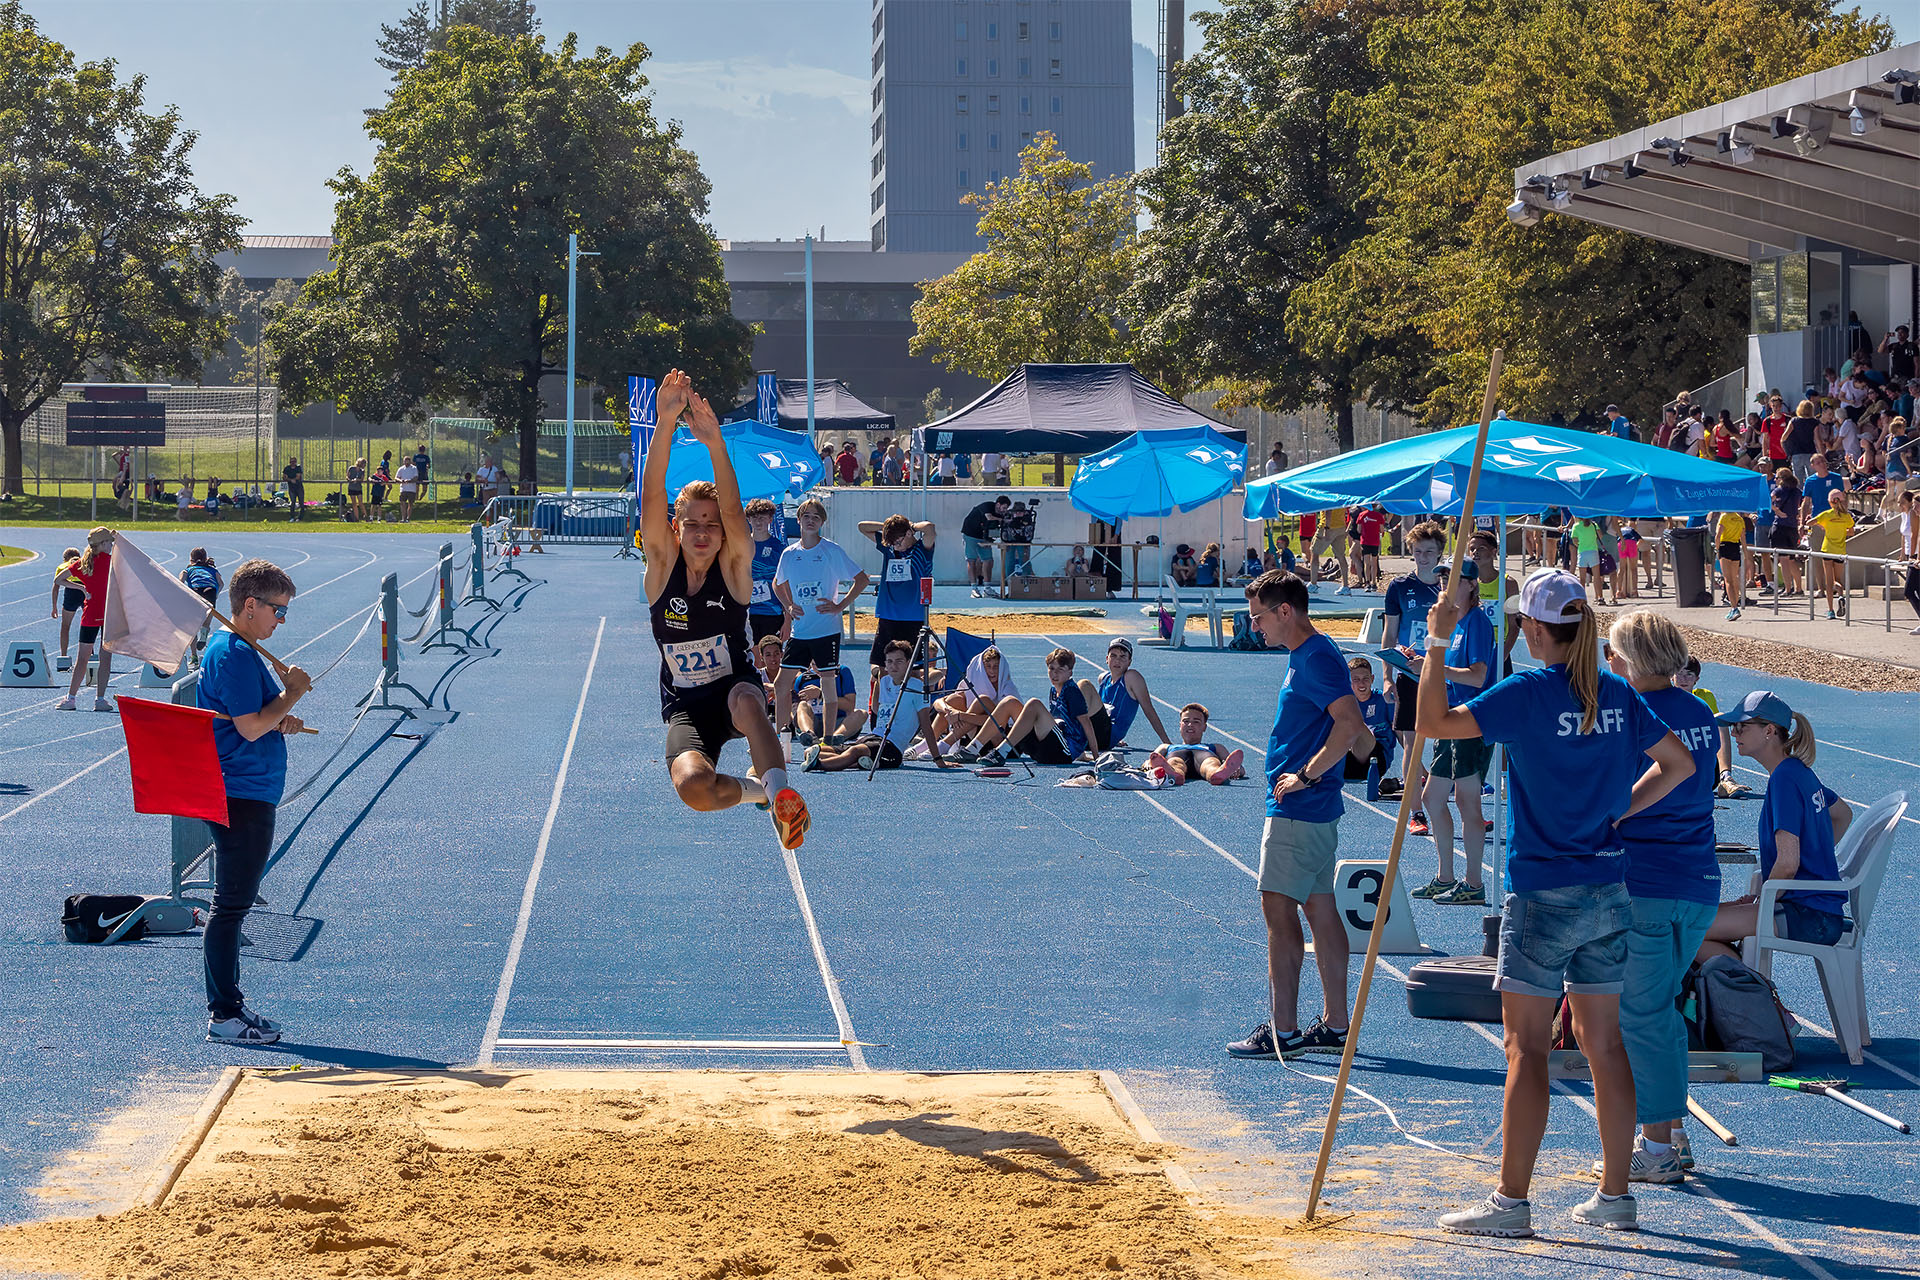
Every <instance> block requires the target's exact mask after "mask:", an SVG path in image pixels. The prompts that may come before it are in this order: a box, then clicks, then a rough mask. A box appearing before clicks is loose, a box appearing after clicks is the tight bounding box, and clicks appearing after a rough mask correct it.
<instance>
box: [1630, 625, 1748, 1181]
mask: <svg viewBox="0 0 1920 1280" xmlns="http://www.w3.org/2000/svg"><path fill="white" fill-rule="evenodd" d="M1605 656H1606V659H1607V665H1608V666H1610V667H1612V668H1613V670H1614V673H1615V674H1616V675H1619V676H1620V677H1621V678H1623V679H1625V680H1626V681H1627V682H1628V683H1630V684H1632V685H1633V687H1634V688H1635V689H1637V690H1638V691H1639V693H1640V696H1641V697H1643V698H1645V699H1646V700H1647V706H1649V707H1651V708H1652V709H1653V714H1655V715H1656V716H1659V717H1660V720H1661V723H1663V724H1665V725H1666V726H1667V728H1669V729H1671V730H1673V732H1674V734H1675V735H1676V736H1677V737H1678V738H1679V739H1680V741H1681V742H1682V743H1684V744H1685V745H1686V748H1687V753H1688V754H1689V755H1691V756H1692V757H1693V773H1692V775H1691V776H1690V777H1688V778H1687V780H1686V781H1685V782H1682V783H1681V784H1680V785H1679V786H1677V787H1675V788H1674V789H1673V790H1672V791H1670V792H1669V793H1667V796H1666V798H1665V799H1663V800H1661V801H1660V802H1659V803H1658V804H1654V805H1649V806H1648V807H1647V808H1645V809H1643V810H1642V811H1641V812H1639V813H1636V814H1635V815H1634V816H1633V817H1631V818H1625V819H1622V820H1621V822H1620V823H1619V831H1620V838H1621V840H1622V841H1623V842H1624V844H1625V846H1626V860H1627V892H1628V893H1629V894H1630V895H1632V897H1633V928H1632V931H1631V932H1629V933H1628V934H1627V966H1626V972H1625V974H1624V975H1623V979H1624V982H1625V986H1624V987H1623V988H1622V989H1621V992H1620V1039H1621V1041H1622V1042H1623V1043H1624V1044H1625V1045H1626V1046H1627V1061H1628V1062H1629V1063H1631V1064H1632V1066H1633V1103H1634V1113H1635V1115H1636V1117H1637V1118H1638V1119H1639V1121H1640V1136H1639V1137H1637V1138H1636V1139H1634V1144H1633V1160H1632V1163H1631V1165H1630V1166H1629V1168H1628V1172H1627V1180H1628V1181H1630V1182H1678V1181H1680V1179H1681V1178H1682V1177H1683V1176H1684V1174H1685V1171H1686V1169H1688V1168H1690V1167H1691V1166H1692V1163H1693V1159H1692V1157H1693V1153H1692V1150H1691V1149H1690V1147H1689V1146H1688V1145H1687V1139H1686V1130H1685V1129H1682V1128H1679V1127H1678V1126H1677V1125H1676V1124H1675V1123H1674V1122H1675V1121H1677V1120H1683V1119H1685V1118H1686V1114H1687V1024H1686V1020H1685V1019H1683V1018H1682V1017H1681V1016H1680V1009H1679V1006H1678V1003H1677V1001H1678V998H1679V995H1680V981H1681V979H1682V978H1684V977H1685V976H1686V972H1687V966H1689V965H1690V964H1692V963H1693V956H1694V953H1695V952H1696V951H1698V950H1699V949H1700V942H1701V940H1702V939H1704V938H1705V937H1706V936H1707V927H1708V926H1709V925H1711V924H1712V923H1713V917H1714V908H1715V907H1717V906H1718V905H1719V903H1720V858H1719V855H1718V854H1717V853H1716V852H1715V849H1714V830H1713V786H1714V779H1715V777H1716V776H1717V775H1718V771H1719V770H1718V766H1719V753H1720V729H1719V726H1717V725H1715V724H1714V722H1713V711H1712V709H1711V708H1709V707H1708V706H1707V704H1706V703H1705V702H1703V701H1702V700H1701V699H1699V698H1696V697H1694V696H1693V695H1692V694H1691V693H1688V692H1687V691H1686V690H1685V689H1682V688H1680V687H1679V686H1678V685H1676V684H1674V682H1673V680H1674V677H1675V676H1677V675H1681V674H1683V673H1685V672H1686V671H1687V670H1688V666H1687V660H1688V654H1687V642H1686V639H1685V638H1684V637H1683V636H1681V634H1680V628H1678V627H1676V626H1674V625H1673V623H1672V622H1670V621H1669V620H1668V619H1666V618H1664V617H1661V616H1660V615H1659V614H1657V613H1652V612H1649V611H1648V610H1645V609H1636V610H1634V611H1633V612H1631V613H1627V614H1622V615H1621V616H1620V617H1619V618H1618V619H1616V620H1615V622H1614V624H1613V626H1612V628H1611V629H1610V630H1609V631H1608V633H1607V643H1606V645H1605Z"/></svg>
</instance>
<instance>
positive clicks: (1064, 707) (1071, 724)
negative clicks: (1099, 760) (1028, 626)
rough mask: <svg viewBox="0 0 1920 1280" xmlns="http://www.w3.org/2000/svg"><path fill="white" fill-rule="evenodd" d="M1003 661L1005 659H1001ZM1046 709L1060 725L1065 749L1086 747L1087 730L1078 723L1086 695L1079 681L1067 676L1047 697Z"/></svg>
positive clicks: (1075, 750)
mask: <svg viewBox="0 0 1920 1280" xmlns="http://www.w3.org/2000/svg"><path fill="white" fill-rule="evenodd" d="M1001 661H1003V662H1004V661H1005V659H1004V658H1003V659H1001ZM1047 710H1049V711H1051V712H1052V713H1053V719H1054V723H1055V724H1058V725H1059V726H1060V736H1061V737H1063V738H1065V739H1066V740H1067V751H1068V752H1069V754H1072V755H1076V756H1077V755H1079V754H1080V753H1081V752H1082V751H1085V750H1086V749H1087V731H1086V729H1085V728H1084V727H1083V726H1082V725H1081V723H1080V717H1081V716H1084V715H1086V714H1087V695H1086V694H1084V693H1081V692H1080V682H1079V681H1078V680H1075V679H1074V678H1073V677H1072V676H1068V677H1067V678H1066V679H1065V680H1063V681H1061V682H1060V687H1059V688H1057V689H1055V690H1054V691H1053V692H1052V693H1051V694H1049V695H1048V697H1047Z"/></svg>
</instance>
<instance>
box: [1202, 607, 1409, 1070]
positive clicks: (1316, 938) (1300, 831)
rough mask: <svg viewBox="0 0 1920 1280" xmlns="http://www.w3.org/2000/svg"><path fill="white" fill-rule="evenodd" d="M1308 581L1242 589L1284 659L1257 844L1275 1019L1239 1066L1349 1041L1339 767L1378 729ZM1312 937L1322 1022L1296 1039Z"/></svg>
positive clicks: (1253, 1039)
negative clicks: (1315, 607)
mask: <svg viewBox="0 0 1920 1280" xmlns="http://www.w3.org/2000/svg"><path fill="white" fill-rule="evenodd" d="M1308 598H1309V597H1308V595H1307V584H1306V583H1305V582H1304V581H1302V580H1301V579H1300V578H1298V577H1296V576H1294V575H1293V574H1291V573H1285V572H1281V571H1275V572H1272V573H1263V574H1261V575H1260V576H1259V577H1257V578H1255V579H1254V580H1253V581H1252V582H1251V583H1249V584H1248V586H1247V614H1248V616H1249V618H1250V620H1251V621H1252V623H1253V625H1254V626H1256V627H1258V628H1259V630H1260V638H1261V639H1263V640H1265V641H1266V642H1267V645H1268V647H1270V648H1284V649H1286V650H1287V651H1288V658H1287V673H1286V675H1285V676H1284V677H1282V678H1281V681H1280V702H1279V706H1278V707H1277V708H1276V709H1275V712H1274V717H1273V733H1272V735H1271V736H1270V737H1269V738H1268V740H1267V773H1266V782H1267V823H1266V830H1265V831H1264V833H1263V834H1262V836H1261V840H1260V877H1259V884H1260V914H1261V915H1262V916H1264V917H1265V919H1266V925H1267V979H1268V985H1269V988H1270V990H1271V993H1272V998H1271V1001H1270V1006H1271V1007H1270V1010H1269V1018H1270V1021H1267V1022H1263V1023H1261V1024H1260V1025H1259V1026H1258V1027H1255V1028H1254V1029H1253V1032H1252V1034H1250V1035H1249V1036H1247V1038H1246V1039H1244V1040H1239V1041H1235V1042H1234V1043H1232V1044H1230V1045H1228V1046H1227V1052H1228V1053H1229V1054H1231V1055H1233V1056H1234V1057H1236V1058H1293V1057H1298V1056H1299V1055H1300V1054H1303V1053H1308V1052H1311V1051H1314V1050H1320V1051H1324V1052H1332V1053H1338V1052H1340V1051H1341V1050H1343V1049H1344V1048H1345V1047H1346V1043H1347V931H1346V927H1345V926H1344V925H1343V924H1342V923H1341V921H1340V913H1339V912H1338V911H1337V910H1336V909H1335V908H1334V905H1333V862H1334V853H1335V850H1336V849H1337V848H1338V847H1339V843H1340V836H1339V821H1340V815H1341V813H1343V812H1344V811H1345V808H1346V806H1345V805H1344V804H1343V803H1342V801H1341V799H1340V785H1341V778H1342V776H1343V775H1344V773H1345V769H1344V768H1343V767H1342V765H1341V761H1342V760H1343V759H1344V758H1345V757H1346V755H1347V753H1348V752H1349V751H1350V750H1352V749H1353V748H1354V747H1355V746H1356V745H1359V746H1362V747H1365V748H1371V747H1372V745H1373V731H1372V730H1371V729H1369V728H1367V722H1366V720H1365V718H1364V717H1363V716H1362V715H1361V713H1360V703H1359V700H1358V699H1356V698H1355V697H1354V696H1353V688H1352V685H1351V682H1350V680H1349V678H1348V673H1347V663H1346V659H1345V658H1344V657H1342V656H1341V653H1340V649H1339V646H1337V645H1336V644H1334V642H1333V641H1331V640H1329V639H1327V637H1325V636H1323V635H1321V634H1320V632H1318V631H1317V630H1315V629H1314V626H1313V623H1312V621H1311V620H1310V619H1309V618H1308V617H1307V601H1308ZM1302 912H1304V913H1305V914H1306V918H1307V925H1308V927H1309V928H1311V929H1312V931H1313V944H1314V945H1313V952H1314V956H1313V958H1314V964H1315V965H1316V967H1317V968H1318V969H1319V970H1320V1000H1321V1012H1320V1016H1319V1017H1318V1018H1317V1019H1315V1020H1314V1022H1313V1025H1312V1026H1310V1027H1308V1028H1307V1029H1306V1030H1305V1031H1302V1030H1300V1029H1299V1028H1300V1021H1299V1004H1300V967H1301V964H1302V962H1303V961H1304V960H1305V959H1306V954H1307V940H1306V935H1305V934H1304V933H1302V931H1301V928H1300V916H1301V913H1302Z"/></svg>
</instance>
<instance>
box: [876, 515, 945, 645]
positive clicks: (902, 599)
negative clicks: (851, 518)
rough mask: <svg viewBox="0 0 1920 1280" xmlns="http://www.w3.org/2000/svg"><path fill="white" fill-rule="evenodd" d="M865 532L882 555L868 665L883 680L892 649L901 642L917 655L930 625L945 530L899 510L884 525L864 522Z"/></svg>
mask: <svg viewBox="0 0 1920 1280" xmlns="http://www.w3.org/2000/svg"><path fill="white" fill-rule="evenodd" d="M859 529H860V532H861V533H863V534H865V535H866V536H867V537H869V538H872V539H873V545H874V546H875V547H876V548H878V549H879V551H880V576H879V577H878V578H877V579H875V581H877V582H878V583H879V584H880V587H879V598H878V599H877V600H876V601H875V602H874V607H873V616H874V628H873V646H872V648H871V649H869V650H868V652H867V664H868V665H869V666H871V667H872V668H873V678H874V679H875V680H878V679H879V678H880V670H881V668H882V667H883V666H884V665H885V664H886V657H887V647H888V646H889V645H891V644H893V642H894V641H896V640H899V641H903V642H905V644H906V645H907V647H908V652H910V653H911V652H912V650H913V648H914V646H915V645H916V644H917V643H918V641H919V639H920V628H922V627H924V626H926V625H927V604H926V602H927V600H928V599H929V598H930V597H931V596H932V593H933V548H934V543H935V540H936V539H937V538H938V536H939V531H938V530H937V529H935V528H934V524H933V521H931V520H909V519H907V518H906V517H905V516H903V515H900V514H899V513H898V512H896V513H894V514H893V515H890V516H888V517H887V518H886V520H884V521H880V520H862V521H861V522H860V525H859ZM909 665H911V663H909Z"/></svg>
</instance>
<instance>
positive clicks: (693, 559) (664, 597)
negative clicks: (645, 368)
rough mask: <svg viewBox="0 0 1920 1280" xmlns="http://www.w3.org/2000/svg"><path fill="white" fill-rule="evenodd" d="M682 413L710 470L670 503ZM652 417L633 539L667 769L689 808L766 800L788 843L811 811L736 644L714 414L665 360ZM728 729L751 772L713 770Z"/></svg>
mask: <svg viewBox="0 0 1920 1280" xmlns="http://www.w3.org/2000/svg"><path fill="white" fill-rule="evenodd" d="M682 412H685V413H686V414H687V418H688V423H689V425H690V427H691V429H692V431H693V437H694V439H696V440H698V441H699V442H700V443H701V444H703V445H705V446H706V449H707V455H708V457H709V458H711V459H712V462H713V475H714V478H713V479H712V480H697V481H695V482H694V483H692V484H689V485H688V486H687V487H686V488H684V489H682V490H681V491H680V496H679V497H678V498H677V499H675V500H672V501H671V503H670V502H669V499H668V496H667V457H668V454H670V453H671V452H672V450H673V433H674V426H675V424H676V423H678V421H679V419H680V415H681V413H682ZM659 422H660V425H659V427H658V429H656V430H655V431H654V433H653V441H652V443H651V444H650V445H649V446H648V449H647V463H646V470H645V473H644V474H643V476H642V477H641V484H640V538H641V546H642V548H643V549H644V550H645V552H646V557H647V570H646V588H647V604H648V609H649V610H650V612H651V613H652V615H653V636H654V639H655V641H657V642H658V643H659V645H660V716H661V718H662V719H663V720H665V721H666V723H667V772H668V774H669V776H670V777H672V779H673V789H674V791H675V792H676V793H677V794H678V795H679V797H680V799H681V800H682V801H683V802H685V804H686V805H687V807H688V808H690V809H697V810H702V811H711V810H714V809H727V808H731V807H732V806H734V805H737V804H748V803H751V804H756V805H763V806H766V807H767V808H768V810H769V811H770V812H771V814H772V816H773V826H774V830H775V831H776V832H778V833H779V836H780V844H781V847H782V848H786V849H798V848H799V847H800V843H801V841H802V840H804V839H805V838H806V834H807V827H808V826H809V824H810V823H811V819H810V818H809V816H808V814H807V802H806V801H805V800H803V799H801V798H800V793H799V792H798V791H795V790H794V789H793V788H792V787H790V786H788V785H787V770H786V759H785V756H784V753H783V752H782V751H781V749H780V740H779V739H778V738H777V737H775V736H774V732H773V722H772V721H771V720H769V719H767V700H766V689H765V687H764V686H763V685H762V684H761V683H760V677H759V675H758V673H757V672H756V671H755V669H754V666H753V659H752V657H751V656H750V655H749V654H748V652H747V603H748V601H749V600H751V599H752V598H753V540H752V538H751V536H750V535H749V534H748V531H747V517H746V514H745V512H744V511H743V510H742V509H741V505H740V483H739V481H738V479H737V478H736V477H735V476H734V472H733V462H732V460H731V459H729V458H728V457H727V449H726V444H725V442H724V441H723V440H722V438H721V435H720V421H719V419H718V418H716V417H715V416H714V413H713V410H712V408H710V407H709V406H708V404H707V402H706V401H705V400H703V399H701V398H700V397H699V396H697V395H695V394H694V393H693V388H692V385H691V384H690V383H689V382H688V379H687V375H686V374H684V373H682V372H680V371H679V370H678V369H675V370H673V371H672V372H671V373H669V374H668V375H667V376H666V377H665V378H664V379H662V380H661V383H660V393H659ZM731 738H745V739H746V740H747V749H748V751H749V752H750V753H751V755H752V757H753V766H754V773H753V774H750V775H748V776H747V777H744V778H738V777H734V776H732V775H730V774H724V773H719V772H716V770H715V768H714V766H715V765H716V764H718V763H719V759H720V749H721V747H722V746H724V745H725V744H726V743H727V741H728V740H729V739H731ZM756 775H757V776H756Z"/></svg>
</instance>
